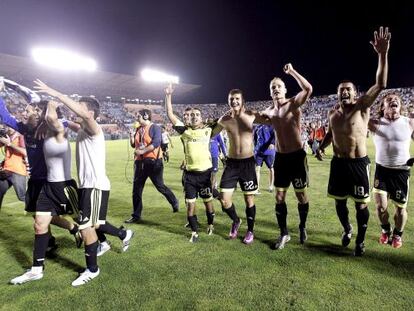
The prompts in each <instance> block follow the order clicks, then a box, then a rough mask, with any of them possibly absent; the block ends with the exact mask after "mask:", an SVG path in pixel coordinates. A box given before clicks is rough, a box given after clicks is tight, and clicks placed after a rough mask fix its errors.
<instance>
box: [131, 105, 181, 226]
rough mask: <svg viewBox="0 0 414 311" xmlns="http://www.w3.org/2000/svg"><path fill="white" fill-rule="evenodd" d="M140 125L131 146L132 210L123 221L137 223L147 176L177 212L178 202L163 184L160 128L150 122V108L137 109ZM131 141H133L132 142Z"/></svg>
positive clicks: (139, 217) (139, 218)
mask: <svg viewBox="0 0 414 311" xmlns="http://www.w3.org/2000/svg"><path fill="white" fill-rule="evenodd" d="M138 121H139V123H140V126H139V127H138V128H137V130H136V131H135V135H134V140H133V141H132V139H131V147H133V148H135V168H134V170H135V172H134V183H133V190H132V203H133V212H132V215H131V218H129V219H127V220H125V223H138V222H139V221H140V220H141V213H142V208H143V204H142V192H143V191H144V186H145V182H146V180H147V178H150V179H151V181H152V183H153V184H154V186H155V188H157V190H158V191H159V192H160V193H161V194H162V195H163V196H164V197H165V198H166V199H167V201H168V203H170V204H171V206H172V209H173V212H174V213H176V212H178V208H179V203H178V199H177V198H176V197H175V195H174V193H172V191H171V190H170V189H169V188H168V187H167V186H166V185H165V184H164V176H163V174H164V165H163V163H162V151H161V128H160V127H159V126H158V125H156V124H154V123H152V122H151V110H148V109H142V110H140V111H139V115H138ZM132 142H133V143H132Z"/></svg>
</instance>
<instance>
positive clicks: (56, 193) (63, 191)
mask: <svg viewBox="0 0 414 311" xmlns="http://www.w3.org/2000/svg"><path fill="white" fill-rule="evenodd" d="M77 191H78V186H77V185H76V181H74V180H73V179H71V180H66V181H61V182H48V181H47V182H45V184H44V185H43V188H42V190H41V191H40V194H39V198H38V199H37V206H36V215H51V216H59V215H71V216H73V217H74V218H75V217H78V192H77Z"/></svg>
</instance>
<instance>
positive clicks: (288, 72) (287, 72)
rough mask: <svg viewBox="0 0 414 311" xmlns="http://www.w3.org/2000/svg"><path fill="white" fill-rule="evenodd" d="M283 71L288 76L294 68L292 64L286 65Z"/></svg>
mask: <svg viewBox="0 0 414 311" xmlns="http://www.w3.org/2000/svg"><path fill="white" fill-rule="evenodd" d="M283 71H284V72H285V73H286V74H287V75H288V74H290V73H291V72H292V71H293V66H292V64H291V63H288V64H286V65H285V66H283Z"/></svg>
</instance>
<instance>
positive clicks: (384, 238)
mask: <svg viewBox="0 0 414 311" xmlns="http://www.w3.org/2000/svg"><path fill="white" fill-rule="evenodd" d="M390 240H391V232H389V231H382V230H381V235H380V238H379V240H378V242H379V243H380V244H389V243H390Z"/></svg>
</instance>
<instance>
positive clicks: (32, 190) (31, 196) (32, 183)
mask: <svg viewBox="0 0 414 311" xmlns="http://www.w3.org/2000/svg"><path fill="white" fill-rule="evenodd" d="M45 183H46V179H36V180H34V179H31V178H29V181H28V182H27V190H26V196H25V203H26V207H25V210H26V212H28V213H31V214H34V213H36V205H37V199H38V198H39V194H40V191H42V188H43V185H44V184H45Z"/></svg>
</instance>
